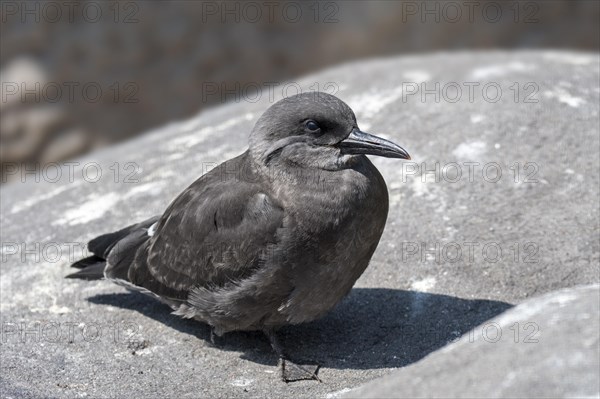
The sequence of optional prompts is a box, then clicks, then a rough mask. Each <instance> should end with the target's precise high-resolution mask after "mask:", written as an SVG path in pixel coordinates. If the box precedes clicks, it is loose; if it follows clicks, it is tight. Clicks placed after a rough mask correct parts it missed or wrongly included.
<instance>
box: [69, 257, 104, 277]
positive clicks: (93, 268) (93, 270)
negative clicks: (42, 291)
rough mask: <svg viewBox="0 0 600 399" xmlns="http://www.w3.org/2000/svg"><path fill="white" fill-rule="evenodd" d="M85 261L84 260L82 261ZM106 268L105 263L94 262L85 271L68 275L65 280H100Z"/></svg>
mask: <svg viewBox="0 0 600 399" xmlns="http://www.w3.org/2000/svg"><path fill="white" fill-rule="evenodd" d="M86 259H90V258H86ZM84 260H85V259H84ZM105 267H106V262H105V261H102V262H96V263H94V264H91V265H89V266H87V267H86V268H85V269H81V270H79V271H78V272H75V273H72V274H69V275H68V276H66V278H78V279H81V280H100V279H101V278H103V277H104V268H105Z"/></svg>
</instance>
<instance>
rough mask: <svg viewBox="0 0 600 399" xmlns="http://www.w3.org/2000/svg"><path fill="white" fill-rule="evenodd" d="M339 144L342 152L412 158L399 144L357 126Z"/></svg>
mask: <svg viewBox="0 0 600 399" xmlns="http://www.w3.org/2000/svg"><path fill="white" fill-rule="evenodd" d="M337 146H338V147H339V148H340V150H341V151H342V154H365V155H379V156H382V157H387V158H402V159H410V155H408V152H406V150H405V149H404V148H402V147H400V146H399V145H397V144H394V143H392V142H391V141H389V140H386V139H382V138H381V137H377V136H373V135H372V134H369V133H365V132H361V131H360V130H358V129H357V128H355V129H353V130H352V132H350V135H349V136H348V137H347V138H345V139H344V140H342V141H340V142H339V143H338V144H337Z"/></svg>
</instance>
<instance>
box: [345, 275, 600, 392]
mask: <svg viewBox="0 0 600 399" xmlns="http://www.w3.org/2000/svg"><path fill="white" fill-rule="evenodd" d="M599 307H600V286H599V285H597V284H594V285H588V286H580V287H576V288H568V289H563V290H559V291H558V292H553V293H549V294H546V295H543V296H540V297H538V298H534V299H529V300H527V301H525V302H523V303H521V304H520V305H518V306H516V307H514V308H512V309H510V310H508V311H507V312H505V313H503V314H502V315H501V316H498V317H496V318H494V319H492V320H489V321H487V322H485V323H484V324H482V325H480V326H478V327H476V328H475V329H473V330H472V331H469V333H467V334H465V335H464V336H462V337H461V338H460V339H459V340H458V342H456V343H452V344H450V345H448V346H446V347H445V348H443V349H441V350H439V351H437V352H435V353H433V354H431V355H429V356H427V357H426V358H425V359H423V360H421V361H419V362H418V363H416V364H414V365H412V366H409V367H407V368H404V369H401V370H399V371H396V372H394V373H392V374H390V375H388V376H385V377H383V378H381V379H378V380H376V381H373V382H370V383H369V384H366V385H365V386H363V387H361V388H359V389H357V390H353V391H351V392H349V393H348V394H347V395H345V397H348V398H354V397H361V398H388V397H394V398H441V397H462V398H517V397H521V398H522V397H526V398H581V397H587V398H591V397H598V396H599V395H600V376H599V373H600V371H599V370H600V350H599V346H598V345H599V342H598V341H599V340H598V331H599V330H600V322H599V318H598V314H599V312H600V309H599Z"/></svg>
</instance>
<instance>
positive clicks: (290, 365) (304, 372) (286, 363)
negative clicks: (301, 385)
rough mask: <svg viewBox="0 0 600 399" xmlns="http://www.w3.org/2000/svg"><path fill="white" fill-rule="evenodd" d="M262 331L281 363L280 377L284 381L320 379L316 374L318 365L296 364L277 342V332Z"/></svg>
mask: <svg viewBox="0 0 600 399" xmlns="http://www.w3.org/2000/svg"><path fill="white" fill-rule="evenodd" d="M264 333H265V335H266V336H267V337H269V342H271V347H272V348H273V350H274V351H275V353H277V355H278V356H279V361H280V363H281V379H282V380H283V381H284V382H292V381H299V380H317V381H319V382H323V381H321V379H320V378H319V377H318V376H317V372H318V371H319V367H320V366H319V365H302V366H300V365H298V364H296V363H294V362H292V361H291V360H290V358H289V357H288V355H287V354H286V353H285V350H284V349H283V346H282V345H281V343H280V342H279V339H278V338H277V334H276V333H275V331H273V330H264Z"/></svg>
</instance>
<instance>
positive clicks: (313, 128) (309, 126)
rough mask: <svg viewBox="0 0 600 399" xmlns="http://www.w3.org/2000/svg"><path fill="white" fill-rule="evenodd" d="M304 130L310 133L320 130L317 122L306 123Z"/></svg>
mask: <svg viewBox="0 0 600 399" xmlns="http://www.w3.org/2000/svg"><path fill="white" fill-rule="evenodd" d="M306 128H307V129H308V130H310V131H311V132H316V131H317V130H319V129H320V127H319V125H318V124H317V122H315V121H313V120H310V121H306Z"/></svg>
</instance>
